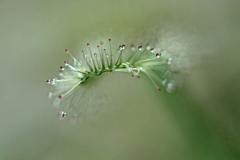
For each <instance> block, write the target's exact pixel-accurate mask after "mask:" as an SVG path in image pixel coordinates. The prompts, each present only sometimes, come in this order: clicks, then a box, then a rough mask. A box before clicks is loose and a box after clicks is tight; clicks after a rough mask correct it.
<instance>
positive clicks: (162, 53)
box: [46, 37, 188, 122]
mask: <svg viewBox="0 0 240 160" xmlns="http://www.w3.org/2000/svg"><path fill="white" fill-rule="evenodd" d="M171 38H172V37H171ZM114 41H115V39H107V40H106V41H100V42H99V44H98V45H96V46H94V45H92V44H91V43H86V46H85V50H81V51H80V58H79V59H77V58H75V56H73V54H72V53H71V52H70V51H69V50H68V49H65V52H66V54H68V55H69V56H70V58H71V62H68V61H64V62H63V65H62V66H60V71H59V73H58V75H59V77H54V78H53V79H48V80H47V81H46V82H47V83H48V84H50V85H53V86H54V90H55V91H54V92H49V93H48V94H47V97H48V98H50V99H52V98H53V101H52V105H53V107H54V108H59V107H60V105H61V106H62V105H64V106H65V108H64V107H61V108H62V110H61V111H60V113H59V114H58V118H59V119H64V118H65V117H69V120H70V121H71V122H77V121H80V120H82V119H83V118H84V117H86V116H88V115H89V114H91V113H92V112H93V110H95V111H96V112H98V111H99V108H100V106H98V105H95V104H93V103H92V100H91V98H90V97H88V96H87V92H88V88H89V87H90V86H91V83H95V82H94V81H95V79H96V77H98V76H101V75H103V74H105V73H112V72H124V73H126V74H129V78H137V79H138V78H140V77H141V75H142V74H145V75H146V76H147V77H148V78H149V80H150V81H151V82H152V84H153V85H152V86H153V87H154V88H155V89H156V92H159V91H163V92H167V93H172V92H174V91H175V90H176V89H177V88H178V87H180V86H181V81H179V78H178V77H179V76H178V75H179V74H180V71H181V68H183V66H186V65H187V64H188V63H187V61H186V58H184V57H185V55H186V53H185V52H186V49H185V47H183V46H182V45H181V44H180V43H175V42H174V43H169V42H168V41H166V40H165V39H164V38H162V37H161V38H159V39H158V40H157V41H159V43H156V44H152V43H146V44H143V45H137V44H118V45H116V43H114ZM89 81H90V83H89V84H88V85H86V84H87V83H88V82H89ZM86 99H88V100H86ZM83 102H84V103H83ZM93 107H94V108H93Z"/></svg>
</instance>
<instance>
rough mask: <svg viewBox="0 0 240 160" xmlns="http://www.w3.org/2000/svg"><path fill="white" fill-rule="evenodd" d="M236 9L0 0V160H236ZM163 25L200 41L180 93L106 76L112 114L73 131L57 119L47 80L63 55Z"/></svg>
mask: <svg viewBox="0 0 240 160" xmlns="http://www.w3.org/2000/svg"><path fill="white" fill-rule="evenodd" d="M239 5H240V3H239V1H237V0H236V1H234V0H232V1H227V0H218V1H214V0H210V1H209V0H208V1H207V0H201V1H200V0H199V1H190V0H183V1H177V0H171V1H161V0H145V1H143V0H138V1H133V0H132V1H131V0H129V1H125V0H124V1H115V0H102V1H98V0H89V1H83V0H82V1H76V0H38V1H37V0H0V48H1V51H0V54H1V57H0V66H1V70H0V75H1V80H0V85H1V88H0V102H1V103H0V105H1V106H0V129H1V130H0V155H1V156H0V159H3V160H5V159H44V160H48V159H83V160H90V159H91V160H101V159H102V160H108V159H109V160H112V159H114V160H117V159H119V160H141V159H142V160H157V159H161V160H163V159H166V160H179V159H181V160H188V159H189V160H215V159H216V160H221V159H226V160H232V159H236V160H237V159H240V154H239V153H240V145H239V143H240V138H239V130H240V129H239V127H240V125H239V124H240V120H239V115H240V114H239V113H240V110H239V104H240V103H239V93H240V91H239V89H240V87H239V86H240V85H239V79H240V69H239V67H240V64H239V61H240V56H239V51H240V48H239V42H240V41H239V37H240V32H239V28H240V20H239V19H240V17H239V15H240V13H239ZM165 24H171V25H174V26H175V27H176V28H178V25H179V26H181V27H183V28H185V30H192V29H193V30H196V32H195V34H196V35H195V36H196V37H198V38H200V39H201V42H199V46H198V47H197V48H196V50H195V51H193V53H192V54H191V56H192V57H198V58H199V59H197V61H198V62H200V63H199V64H198V65H196V66H195V67H194V68H193V70H192V71H191V74H189V75H188V76H187V77H185V84H184V88H183V89H182V90H181V91H179V92H177V93H176V94H173V95H168V94H166V93H164V92H161V93H158V92H157V93H156V91H155V90H154V88H153V87H152V84H151V83H150V82H149V80H148V79H147V78H146V77H144V76H143V77H142V78H141V81H136V79H131V78H130V79H129V76H128V75H126V74H117V73H113V74H106V75H104V76H103V77H101V78H100V80H101V81H103V82H105V85H103V86H102V87H103V89H104V90H108V89H109V92H110V91H112V92H114V91H115V92H116V93H115V95H114V97H115V98H113V101H114V102H115V105H114V106H115V110H114V111H113V112H112V113H111V114H109V115H106V116H105V117H103V118H101V119H99V121H97V122H91V121H90V122H86V123H82V124H79V125H74V126H72V125H69V124H68V123H67V122H66V121H58V120H57V119H56V116H55V115H56V113H58V111H57V110H54V109H52V108H51V106H50V102H49V100H47V99H46V97H45V95H46V93H47V91H48V87H49V86H47V85H46V83H45V81H46V79H48V78H51V77H53V76H55V75H56V73H57V69H58V67H59V65H61V64H62V61H63V60H65V59H66V58H67V55H65V54H64V52H63V50H64V49H65V48H68V49H71V50H75V51H76V50H77V49H79V48H80V47H81V45H82V44H83V43H87V42H86V40H92V39H94V36H95V35H96V37H101V36H103V37H104V38H105V37H107V38H108V37H111V36H114V35H122V37H124V38H125V39H128V37H131V38H134V37H139V34H141V33H142V32H147V31H148V29H149V28H151V27H152V26H161V25H165ZM140 36H141V35H140ZM202 44H205V46H201V45H202ZM206 44H207V45H206ZM202 47H204V49H203V50H200V51H199V48H202ZM195 54H200V56H196V55H195ZM126 82H127V83H126Z"/></svg>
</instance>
